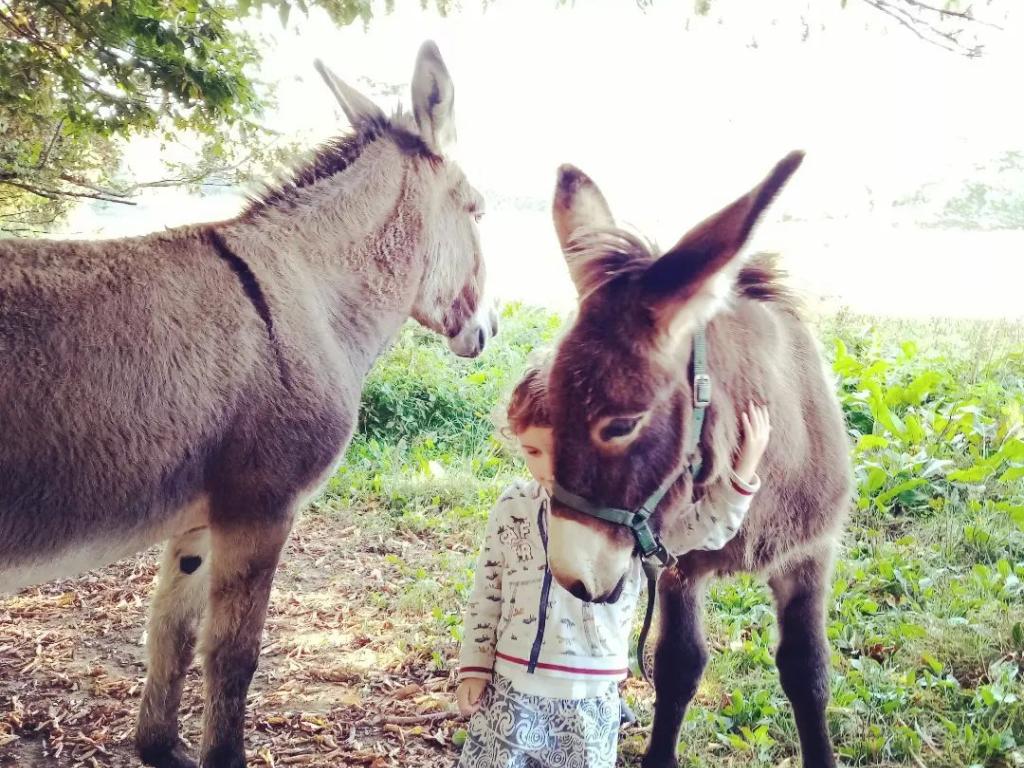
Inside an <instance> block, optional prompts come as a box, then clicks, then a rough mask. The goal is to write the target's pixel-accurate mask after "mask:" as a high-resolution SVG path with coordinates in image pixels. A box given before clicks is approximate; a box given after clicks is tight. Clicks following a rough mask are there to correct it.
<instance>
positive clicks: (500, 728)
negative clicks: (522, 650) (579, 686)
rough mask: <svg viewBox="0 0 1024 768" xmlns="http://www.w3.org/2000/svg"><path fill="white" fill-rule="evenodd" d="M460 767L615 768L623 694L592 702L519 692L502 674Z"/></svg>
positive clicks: (473, 721)
mask: <svg viewBox="0 0 1024 768" xmlns="http://www.w3.org/2000/svg"><path fill="white" fill-rule="evenodd" d="M468 731H469V733H468V735H467V737H466V744H465V746H464V747H463V748H462V757H461V759H460V760H459V763H458V768H614V766H615V756H616V751H617V748H618V741H619V691H618V687H617V686H616V685H615V684H614V683H609V684H608V690H607V692H606V693H603V694H602V695H600V696H596V697H593V698H589V699H552V698H547V697H543V696H530V695H528V694H525V693H519V692H518V691H516V690H514V689H513V688H512V684H511V683H510V682H509V681H508V680H507V679H506V678H504V677H502V676H501V675H495V676H494V682H493V683H492V684H491V685H490V686H488V688H487V690H486V691H485V693H484V694H483V702H482V706H481V707H480V709H479V710H478V711H477V713H476V714H475V715H473V717H472V718H470V721H469V728H468Z"/></svg>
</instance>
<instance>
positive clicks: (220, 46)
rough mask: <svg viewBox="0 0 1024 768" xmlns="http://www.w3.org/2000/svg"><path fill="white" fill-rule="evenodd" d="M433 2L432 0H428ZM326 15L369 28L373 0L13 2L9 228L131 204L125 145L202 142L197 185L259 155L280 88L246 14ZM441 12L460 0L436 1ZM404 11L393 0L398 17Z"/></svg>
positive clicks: (0, 188) (4, 225)
mask: <svg viewBox="0 0 1024 768" xmlns="http://www.w3.org/2000/svg"><path fill="white" fill-rule="evenodd" d="M424 2H426V0H424ZM310 6H317V7H320V8H323V9H324V10H326V11H327V13H328V14H329V15H330V17H331V19H332V20H333V21H334V22H335V23H336V24H339V25H341V24H350V23H352V22H354V21H356V20H357V19H358V20H361V21H362V22H363V23H364V24H366V23H369V21H370V18H371V16H372V4H371V3H370V2H368V0H309V2H307V0H239V2H232V1H231V0H166V1H164V2H155V0H117V1H116V2H114V1H112V0H42V1H41V2H35V1H34V0H7V2H5V3H3V4H0V136H3V143H2V144H0V231H3V230H5V229H6V230H8V231H15V232H18V231H32V230H34V229H38V228H40V227H43V226H45V225H47V224H48V223H51V222H53V221H54V220H55V219H56V218H57V217H58V216H60V215H61V214H62V213H63V212H64V211H65V210H66V209H67V207H68V205H69V204H70V203H71V202H72V201H74V200H77V199H80V198H97V199H101V200H109V201H114V202H125V201H126V200H127V199H128V198H129V197H130V194H131V192H132V191H133V190H134V189H136V188H137V186H138V185H137V184H136V183H134V182H128V183H125V182H123V181H120V180H118V179H117V177H116V173H115V172H116V169H117V165H118V162H117V160H118V157H119V149H118V146H119V145H118V140H119V139H126V138H129V137H131V136H133V135H136V134H140V133H151V132H154V131H157V132H159V133H160V134H161V135H162V136H163V137H164V138H165V139H172V138H174V137H177V136H181V135H182V134H184V133H186V132H187V133H190V134H195V135H197V136H199V137H201V138H202V140H203V141H204V143H205V146H204V149H203V152H202V155H203V158H204V160H205V162H204V164H203V165H202V170H201V171H200V172H199V173H194V172H193V173H192V174H191V175H190V178H191V179H192V180H194V179H196V178H200V177H201V176H202V175H203V173H206V172H209V171H210V170H211V169H213V168H216V167H221V168H224V167H227V166H230V165H232V164H235V163H237V162H238V161H239V160H240V158H243V157H246V156H248V155H252V154H254V155H255V156H257V157H258V156H259V155H260V154H261V152H263V151H264V150H265V149H266V142H267V138H268V136H267V134H266V133H265V131H264V130H263V129H262V128H261V126H260V124H259V122H258V121H257V118H258V116H259V113H260V110H261V109H262V108H263V107H264V106H265V105H266V104H267V103H268V99H269V96H270V94H269V92H268V91H267V90H266V89H265V88H263V87H261V86H260V84H259V83H258V82H257V81H256V80H255V79H254V76H253V71H254V66H255V65H256V64H257V62H258V60H259V54H258V51H257V47H256V41H255V39H254V37H253V35H252V34H251V33H250V32H249V31H247V30H248V28H247V27H246V25H245V23H244V22H245V21H246V19H247V18H248V17H249V16H250V14H255V13H259V12H261V11H263V10H276V11H277V13H278V14H279V16H280V19H281V22H282V24H287V23H288V19H289V16H290V14H291V13H292V11H293V9H296V10H298V11H301V12H307V11H308V9H309V7H310ZM434 7H436V8H437V10H438V11H440V12H441V13H442V14H443V13H446V12H447V10H448V9H449V7H450V0H435V2H434ZM392 8H393V0H389V2H387V3H386V5H385V10H387V11H390V10H391V9H392Z"/></svg>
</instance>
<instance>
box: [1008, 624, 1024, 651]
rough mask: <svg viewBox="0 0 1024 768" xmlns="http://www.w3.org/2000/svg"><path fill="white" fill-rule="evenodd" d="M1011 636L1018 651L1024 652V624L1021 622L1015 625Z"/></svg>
mask: <svg viewBox="0 0 1024 768" xmlns="http://www.w3.org/2000/svg"><path fill="white" fill-rule="evenodd" d="M1010 635H1011V637H1013V644H1014V645H1015V646H1016V647H1017V648H1018V649H1022V650H1024V624H1022V623H1021V622H1019V621H1018V622H1017V623H1016V624H1014V625H1013V629H1012V630H1011V632H1010Z"/></svg>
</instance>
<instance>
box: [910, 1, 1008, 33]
mask: <svg viewBox="0 0 1024 768" xmlns="http://www.w3.org/2000/svg"><path fill="white" fill-rule="evenodd" d="M903 2H905V3H906V4H907V5H913V6H915V7H916V8H922V9H924V10H926V11H932V12H934V13H937V14H939V16H940V17H941V16H955V17H956V18H958V19H963V20H964V21H970V22H973V23H974V24H981V25H982V26H985V27H991V28H992V29H998V30H999V31H1000V32H1002V31H1003V28H1002V27H1000V26H999V25H998V24H993V23H992V22H991V21H985V20H984V19H979V18H977V17H975V16H974V15H973V14H972V13H971V9H970V8H968V9H967V10H966V11H954V10H952V9H951V8H936V7H935V6H933V5H928V4H927V3H922V2H920V0H903Z"/></svg>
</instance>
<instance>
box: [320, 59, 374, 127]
mask: <svg viewBox="0 0 1024 768" xmlns="http://www.w3.org/2000/svg"><path fill="white" fill-rule="evenodd" d="M314 66H315V67H316V71H317V72H319V73H320V77H322V78H323V79H324V82H325V83H327V87H328V88H330V89H331V93H333V94H334V98H336V99H337V100H338V103H339V104H340V105H341V108H342V110H344V112H345V116H346V117H347V118H348V121H349V122H350V123H352V127H353V128H355V129H356V130H359V129H360V128H362V127H363V126H365V125H369V124H372V123H382V122H387V116H386V115H385V114H384V111H383V110H382V109H381V108H380V107H378V106H377V105H376V104H374V103H373V102H372V101H370V99H368V98H366V97H365V96H363V94H361V93H360V92H359V91H357V90H356V89H355V88H353V87H352V86H351V85H349V84H348V83H346V82H345V81H344V80H342V79H341V78H340V77H338V76H337V75H336V74H334V73H333V72H332V71H331V70H330V69H328V68H327V65H326V64H324V63H323V62H322V61H320V59H317V60H316V61H315V62H314Z"/></svg>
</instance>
